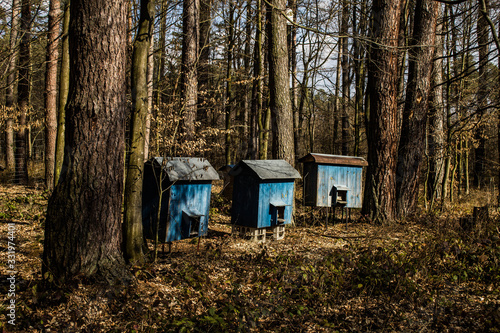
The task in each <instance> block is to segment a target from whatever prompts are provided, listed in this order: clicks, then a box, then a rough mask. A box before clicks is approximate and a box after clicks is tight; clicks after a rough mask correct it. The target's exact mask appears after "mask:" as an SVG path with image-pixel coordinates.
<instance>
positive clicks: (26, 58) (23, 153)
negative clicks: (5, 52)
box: [14, 0, 31, 185]
mask: <svg viewBox="0 0 500 333" xmlns="http://www.w3.org/2000/svg"><path fill="white" fill-rule="evenodd" d="M30 30H31V1H30V0H22V1H21V33H22V37H21V43H20V44H19V81H18V85H17V106H18V109H19V129H18V131H17V133H16V174H15V177H14V182H15V183H17V184H24V185H26V184H28V151H27V136H26V131H27V116H28V111H29V108H30V61H31V59H30V58H31V52H30V48H31V45H30V44H31V32H30Z"/></svg>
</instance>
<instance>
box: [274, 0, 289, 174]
mask: <svg viewBox="0 0 500 333" xmlns="http://www.w3.org/2000/svg"><path fill="white" fill-rule="evenodd" d="M270 7H271V8H270V11H271V20H270V25H271V28H270V36H269V90H270V108H271V112H273V113H274V114H275V116H276V130H277V145H278V146H277V158H279V159H284V160H286V161H287V162H288V163H290V164H291V165H295V154H294V152H295V151H294V144H293V115H292V105H291V101H290V85H289V74H288V50H287V43H286V41H287V38H286V36H287V25H286V22H287V21H286V18H285V17H284V11H285V9H286V1H285V0H273V1H271V6H270Z"/></svg>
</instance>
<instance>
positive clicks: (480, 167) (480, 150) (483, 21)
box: [474, 0, 490, 187]
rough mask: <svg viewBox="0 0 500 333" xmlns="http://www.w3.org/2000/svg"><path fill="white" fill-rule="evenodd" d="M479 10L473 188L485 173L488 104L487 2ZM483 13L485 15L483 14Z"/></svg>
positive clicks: (484, 0) (487, 0) (479, 183)
mask: <svg viewBox="0 0 500 333" xmlns="http://www.w3.org/2000/svg"><path fill="white" fill-rule="evenodd" d="M480 9H481V10H479V11H478V18H477V39H478V44H479V65H478V74H479V78H478V90H477V115H478V117H479V122H480V123H479V126H478V127H477V130H476V140H477V141H478V145H477V148H476V149H475V157H476V159H475V161H474V186H476V187H481V182H482V181H483V179H482V178H483V177H484V171H485V162H486V161H485V160H486V147H485V146H486V137H485V135H486V133H485V132H486V124H485V123H484V121H483V119H482V118H483V115H484V114H485V113H486V105H487V104H488V87H487V86H486V85H487V84H488V80H487V79H486V75H487V69H486V65H487V64H488V42H489V40H490V39H489V31H488V21H487V18H486V16H487V15H488V10H489V0H482V1H481V8H480ZM484 12H485V14H483V13H484Z"/></svg>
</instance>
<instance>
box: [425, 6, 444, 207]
mask: <svg viewBox="0 0 500 333" xmlns="http://www.w3.org/2000/svg"><path fill="white" fill-rule="evenodd" d="M438 11H439V12H441V9H438ZM442 30H443V29H442V24H438V25H437V26H436V56H435V60H434V62H433V65H432V74H431V87H432V88H431V92H430V96H429V126H428V135H427V147H428V156H429V157H428V158H429V171H428V180H427V200H428V201H429V202H430V206H429V208H430V209H432V207H433V206H434V202H435V201H436V200H438V199H440V198H441V195H442V191H441V187H440V186H439V184H441V183H442V182H443V176H444V158H445V156H444V152H445V150H444V149H445V137H444V136H445V128H444V103H443V85H442V82H443V59H442V56H443V43H444V41H443V37H442V36H441V32H442Z"/></svg>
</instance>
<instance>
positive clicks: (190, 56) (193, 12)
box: [181, 0, 200, 139]
mask: <svg viewBox="0 0 500 333" xmlns="http://www.w3.org/2000/svg"><path fill="white" fill-rule="evenodd" d="M199 15H200V1H199V0H186V1H184V2H183V14H182V19H183V22H182V38H183V39H182V65H181V68H182V86H181V87H182V95H181V100H182V103H183V104H182V110H183V115H184V116H183V122H184V131H185V134H186V137H187V139H192V138H193V137H194V134H195V126H194V123H195V121H196V112H197V102H198V70H197V62H198V42H199V40H198V35H199V30H200V28H199Z"/></svg>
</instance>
